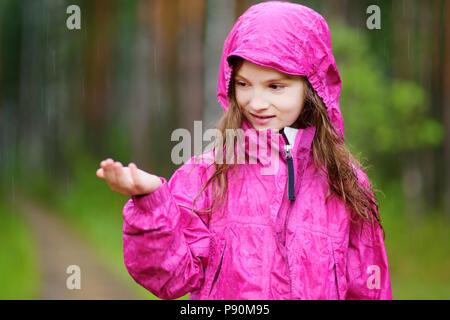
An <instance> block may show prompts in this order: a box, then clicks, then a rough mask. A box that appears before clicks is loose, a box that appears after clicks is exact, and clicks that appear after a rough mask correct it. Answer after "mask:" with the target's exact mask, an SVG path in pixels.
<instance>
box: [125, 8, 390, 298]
mask: <svg viewBox="0 0 450 320" xmlns="http://www.w3.org/2000/svg"><path fill="white" fill-rule="evenodd" d="M231 55H237V56H240V57H242V58H244V59H246V60H249V61H251V62H253V63H256V64H259V65H262V66H267V67H271V68H274V69H277V70H279V71H281V72H284V73H289V74H294V75H302V76H306V77H307V78H308V80H309V82H310V83H311V84H312V86H313V87H314V89H315V90H316V92H317V93H318V94H319V95H320V97H321V98H322V99H323V101H324V102H325V104H326V107H327V110H328V115H329V117H330V119H331V121H332V123H333V125H334V126H335V128H336V129H337V131H338V132H339V133H340V134H341V135H342V136H343V135H344V127H343V120H342V116H341V112H340V109H339V95H340V90H341V80H340V76H339V72H338V69H337V67H336V64H335V60H334V58H333V55H332V51H331V40H330V33H329V29H328V26H327V24H326V22H325V20H324V19H323V18H322V17H321V16H320V15H319V14H318V13H316V12H314V11H313V10H311V9H309V8H307V7H304V6H301V5H298V4H293V3H287V2H276V1H272V2H264V3H260V4H257V5H253V6H252V7H250V8H249V9H248V10H247V11H246V12H245V13H244V14H243V15H242V16H241V17H240V18H239V19H238V21H237V22H236V24H235V25H234V27H233V28H232V30H231V32H230V33H229V35H228V37H227V38H226V40H225V44H224V48H223V54H222V59H221V64H220V68H219V76H218V100H219V102H220V104H221V105H222V107H223V108H224V109H226V108H227V106H228V101H227V94H228V91H227V88H228V84H229V80H230V76H231V69H230V66H229V65H228V61H227V58H228V57H229V56H231ZM249 127H250V126H249V123H248V122H247V121H244V129H248V128H249ZM315 131H316V129H315V128H314V127H309V128H306V129H298V131H296V135H295V139H294V140H293V142H292V143H291V146H292V150H291V154H292V163H293V171H294V175H293V176H294V177H295V178H294V181H293V189H292V190H290V191H289V192H293V193H294V195H293V196H294V199H292V198H291V199H290V197H288V193H289V192H288V191H287V190H288V179H289V178H288V165H287V164H288V162H287V161H286V160H287V158H286V157H285V154H284V153H283V152H282V150H283V149H282V148H283V146H284V145H286V144H287V143H289V141H286V140H285V138H284V135H283V134H282V133H281V132H280V133H277V132H272V131H269V132H270V133H271V139H278V141H279V143H280V144H281V148H280V159H281V160H280V162H279V167H278V169H277V172H276V173H275V174H271V175H263V174H261V167H262V166H263V164H262V163H260V162H257V163H256V164H245V165H237V169H236V170H234V171H233V172H232V173H229V175H228V184H229V191H228V192H229V193H228V199H227V201H226V202H225V204H224V206H223V207H222V208H220V209H219V210H218V211H215V212H213V213H212V215H208V214H207V213H203V212H201V211H200V210H196V209H199V208H200V209H201V208H208V207H209V206H210V205H211V201H212V196H211V194H212V192H211V190H210V188H207V189H206V190H205V191H204V192H203V193H202V194H201V196H200V197H199V198H198V199H197V201H196V202H195V208H194V207H193V199H194V197H195V196H196V195H197V192H198V191H199V190H200V189H201V187H202V186H203V185H204V183H205V182H206V181H207V179H208V177H210V175H211V174H212V173H213V172H214V166H211V165H210V162H209V161H194V160H195V159H196V158H195V157H194V158H192V159H191V160H190V161H188V162H187V163H185V164H184V165H182V166H181V167H180V168H179V169H178V170H176V172H175V173H174V174H173V176H172V177H171V179H170V180H169V181H166V180H165V179H164V178H161V180H162V181H163V185H162V186H161V187H160V188H159V189H157V190H156V191H154V192H153V193H151V194H149V195H144V196H134V197H132V198H131V199H129V201H128V202H127V203H126V205H125V207H124V210H123V216H124V226H123V246H124V260H125V265H126V267H127V269H128V271H129V273H130V274H131V276H132V277H133V278H134V279H135V280H136V281H137V282H138V283H139V284H141V285H142V286H143V287H145V288H147V289H148V290H149V291H151V292H152V293H153V294H155V295H156V296H158V297H160V298H163V299H175V298H178V297H181V296H183V295H185V294H187V293H190V298H191V299H254V300H260V299H391V286H390V278H389V271H388V260H387V255H386V250H385V247H384V241H383V236H382V231H381V228H380V227H379V226H378V224H375V225H373V226H372V225H371V224H370V223H369V222H364V223H362V222H351V221H350V219H349V209H348V207H347V206H346V205H345V204H344V203H343V202H342V201H341V200H340V199H338V198H337V197H334V196H332V197H331V198H330V199H329V200H328V201H325V197H326V196H327V194H328V192H329V188H328V183H327V177H326V173H324V171H323V170H318V169H317V168H316V166H315V165H314V163H313V158H312V141H313V138H314V135H315ZM209 156H210V155H209V154H204V155H203V156H201V157H200V158H197V160H198V159H203V160H205V159H206V160H207V159H208V157H209ZM357 173H358V177H359V180H360V182H361V183H362V184H363V185H364V186H366V187H369V188H370V183H369V180H368V178H367V175H366V174H365V173H364V172H363V171H361V170H359V169H358V170H357ZM291 197H292V195H291Z"/></svg>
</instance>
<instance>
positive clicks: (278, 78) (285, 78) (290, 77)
mask: <svg viewBox="0 0 450 320" xmlns="http://www.w3.org/2000/svg"><path fill="white" fill-rule="evenodd" d="M235 77H240V78H243V79H244V80H245V81H248V80H247V79H246V78H245V77H244V76H242V75H240V74H236V76H235ZM293 79H294V77H292V76H290V75H287V74H286V75H282V76H280V77H277V78H273V79H269V80H266V82H273V81H280V80H293Z"/></svg>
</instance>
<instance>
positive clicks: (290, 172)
mask: <svg viewBox="0 0 450 320" xmlns="http://www.w3.org/2000/svg"><path fill="white" fill-rule="evenodd" d="M291 149H292V147H291V145H289V144H286V145H285V146H284V150H285V151H286V157H285V158H286V162H287V166H288V197H289V200H290V201H294V200H295V192H294V160H293V159H292V155H291Z"/></svg>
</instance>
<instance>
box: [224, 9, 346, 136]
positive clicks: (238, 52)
mask: <svg viewBox="0 0 450 320" xmlns="http://www.w3.org/2000/svg"><path fill="white" fill-rule="evenodd" d="M231 56H239V57H241V58H243V59H245V60H248V61H250V62H252V63H255V64H258V65H261V66H264V67H269V68H273V69H276V70H278V71H280V72H283V73H287V74H291V75H298V76H304V77H306V78H307V79H308V81H309V82H310V83H311V85H312V87H313V88H314V90H315V91H316V92H317V94H318V95H319V96H320V97H321V98H322V100H323V102H324V103H325V105H326V108H327V112H328V116H329V118H330V120H331V122H332V124H333V126H334V128H335V129H336V131H337V132H338V133H339V134H340V135H341V137H343V136H344V123H343V119H342V114H341V111H340V108H339V96H340V92H341V87H342V82H341V78H340V75H339V71H338V68H337V66H336V62H335V59H334V56H333V53H332V48H331V37H330V31H329V28H328V25H327V23H326V21H325V19H324V18H323V17H322V16H321V15H320V14H318V13H317V12H315V11H314V10H312V9H310V8H308V7H305V6H302V5H300V4H295V3H288V2H280V1H268V2H263V3H259V4H256V5H253V6H251V7H250V8H249V9H247V11H245V12H244V13H243V14H242V15H241V16H240V17H239V18H238V20H237V21H236V23H235V24H234V26H233V27H232V29H231V31H230V33H229V34H228V36H227V38H226V39H225V42H224V46H223V52H222V57H221V60H220V66H219V73H218V87H217V98H218V101H219V103H220V105H221V106H222V108H223V109H224V110H227V108H228V104H229V101H228V87H229V84H230V79H231V73H232V69H231V67H230V65H229V61H228V58H229V57H231Z"/></svg>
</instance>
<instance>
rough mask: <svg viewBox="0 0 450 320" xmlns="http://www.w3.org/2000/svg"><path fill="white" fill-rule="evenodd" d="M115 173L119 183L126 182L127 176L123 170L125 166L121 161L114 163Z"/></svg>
mask: <svg viewBox="0 0 450 320" xmlns="http://www.w3.org/2000/svg"><path fill="white" fill-rule="evenodd" d="M114 173H115V174H116V181H117V183H118V184H120V185H123V184H124V183H126V181H125V180H126V176H125V173H124V170H123V166H122V163H120V162H119V161H117V162H116V163H114Z"/></svg>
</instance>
